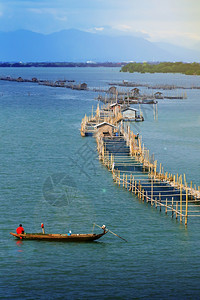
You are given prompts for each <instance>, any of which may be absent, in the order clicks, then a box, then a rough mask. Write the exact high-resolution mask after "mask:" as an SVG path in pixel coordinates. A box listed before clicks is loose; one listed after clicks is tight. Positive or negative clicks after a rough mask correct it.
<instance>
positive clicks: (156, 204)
mask: <svg viewBox="0 0 200 300" xmlns="http://www.w3.org/2000/svg"><path fill="white" fill-rule="evenodd" d="M157 206H158V203H157V197H156V198H155V208H157Z"/></svg>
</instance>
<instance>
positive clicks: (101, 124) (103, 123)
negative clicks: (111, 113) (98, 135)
mask: <svg viewBox="0 0 200 300" xmlns="http://www.w3.org/2000/svg"><path fill="white" fill-rule="evenodd" d="M105 125H107V126H110V127H113V128H116V126H114V125H112V124H110V123H107V122H102V123H99V124H97V125H95V126H94V127H95V128H99V127H102V126H105Z"/></svg>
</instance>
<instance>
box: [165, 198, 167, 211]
mask: <svg viewBox="0 0 200 300" xmlns="http://www.w3.org/2000/svg"><path fill="white" fill-rule="evenodd" d="M165 213H166V214H167V198H166V204H165Z"/></svg>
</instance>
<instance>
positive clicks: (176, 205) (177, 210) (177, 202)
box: [176, 201, 178, 219]
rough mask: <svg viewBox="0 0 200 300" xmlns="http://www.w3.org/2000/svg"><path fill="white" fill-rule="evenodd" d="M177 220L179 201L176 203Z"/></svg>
mask: <svg viewBox="0 0 200 300" xmlns="http://www.w3.org/2000/svg"><path fill="white" fill-rule="evenodd" d="M176 219H178V201H176Z"/></svg>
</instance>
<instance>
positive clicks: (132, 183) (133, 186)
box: [132, 176, 135, 193]
mask: <svg viewBox="0 0 200 300" xmlns="http://www.w3.org/2000/svg"><path fill="white" fill-rule="evenodd" d="M134 182H135V181H134V176H133V179H132V193H133V191H134Z"/></svg>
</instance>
